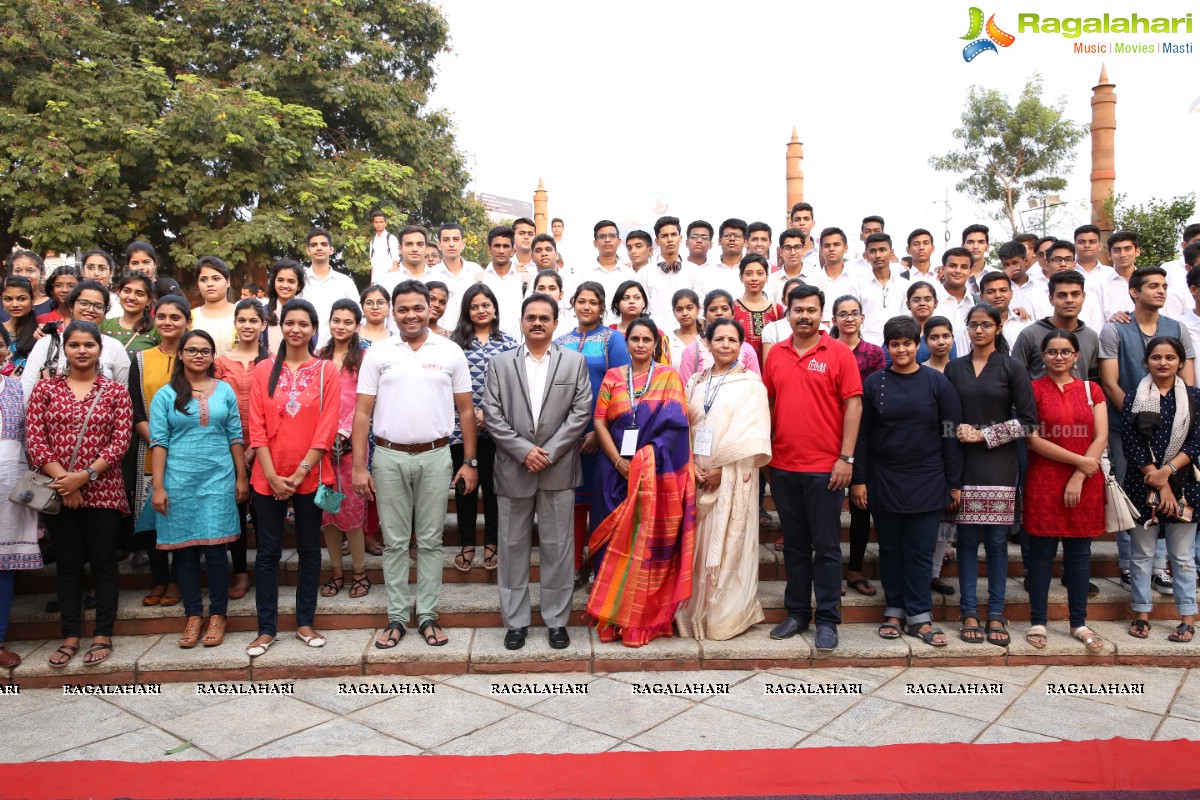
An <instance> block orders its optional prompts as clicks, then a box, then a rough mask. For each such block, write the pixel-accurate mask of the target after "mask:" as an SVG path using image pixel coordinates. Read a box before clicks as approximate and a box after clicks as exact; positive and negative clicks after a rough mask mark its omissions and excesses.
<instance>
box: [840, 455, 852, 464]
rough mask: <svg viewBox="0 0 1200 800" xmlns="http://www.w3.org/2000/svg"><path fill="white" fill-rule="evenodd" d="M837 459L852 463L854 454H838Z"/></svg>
mask: <svg viewBox="0 0 1200 800" xmlns="http://www.w3.org/2000/svg"><path fill="white" fill-rule="evenodd" d="M838 460H840V461H845V462H846V463H847V464H853V463H854V456H844V455H839V456H838Z"/></svg>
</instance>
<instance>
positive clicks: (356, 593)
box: [350, 572, 371, 597]
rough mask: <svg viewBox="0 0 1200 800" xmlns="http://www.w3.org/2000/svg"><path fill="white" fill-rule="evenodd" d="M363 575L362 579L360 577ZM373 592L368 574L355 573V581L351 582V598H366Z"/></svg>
mask: <svg viewBox="0 0 1200 800" xmlns="http://www.w3.org/2000/svg"><path fill="white" fill-rule="evenodd" d="M359 575H362V577H361V578H360V577H358V576H359ZM370 591H371V579H370V578H368V577H367V573H366V572H356V573H354V579H353V580H352V581H350V596H351V597H366V596H367V594H368V593H369V592H370Z"/></svg>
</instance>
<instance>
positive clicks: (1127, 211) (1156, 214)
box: [1105, 194, 1196, 267]
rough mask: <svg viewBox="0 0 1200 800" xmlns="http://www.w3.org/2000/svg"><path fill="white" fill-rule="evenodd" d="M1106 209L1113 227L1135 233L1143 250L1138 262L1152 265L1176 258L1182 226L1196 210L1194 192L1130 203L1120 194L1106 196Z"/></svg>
mask: <svg viewBox="0 0 1200 800" xmlns="http://www.w3.org/2000/svg"><path fill="white" fill-rule="evenodd" d="M1105 211H1106V212H1107V213H1108V216H1109V219H1111V220H1112V221H1113V225H1114V226H1115V230H1119V231H1120V230H1125V231H1133V232H1134V233H1136V234H1137V237H1138V246H1139V247H1141V249H1142V254H1141V255H1140V256H1138V264H1139V265H1141V266H1144V267H1152V266H1157V265H1159V264H1165V263H1167V262H1168V261H1174V260H1175V259H1177V258H1179V243H1180V242H1181V241H1183V229H1184V227H1186V226H1187V223H1188V220H1190V219H1191V218H1192V215H1193V214H1194V213H1196V195H1195V194H1185V195H1183V196H1182V197H1175V198H1172V199H1171V200H1158V199H1152V200H1150V202H1148V203H1146V204H1145V205H1132V204H1130V203H1128V202H1127V201H1126V197H1125V195H1123V194H1121V195H1117V196H1116V197H1115V198H1113V197H1110V198H1109V199H1108V201H1107V202H1106V203H1105Z"/></svg>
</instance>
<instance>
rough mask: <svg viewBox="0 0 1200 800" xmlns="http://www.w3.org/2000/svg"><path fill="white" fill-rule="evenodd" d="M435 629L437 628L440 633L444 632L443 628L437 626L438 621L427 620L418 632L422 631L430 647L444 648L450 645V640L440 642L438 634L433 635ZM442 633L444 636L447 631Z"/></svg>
mask: <svg viewBox="0 0 1200 800" xmlns="http://www.w3.org/2000/svg"><path fill="white" fill-rule="evenodd" d="M433 628H437V629H438V630H439V631H442V629H441V626H439V625H438V624H437V620H434V619H427V620H425V621H424V622H422V623H421V625H420V627H419V628H418V630H420V631H421V635H422V636H424V637H425V644H427V645H429V646H430V647H442V646H443V645H447V644H449V643H450V640H449V639H442V640H441V641H440V642H439V641H438V638H437V634H435V633H432V629H433ZM442 633H443V634H444V633H445V631H442Z"/></svg>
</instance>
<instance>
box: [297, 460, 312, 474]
mask: <svg viewBox="0 0 1200 800" xmlns="http://www.w3.org/2000/svg"><path fill="white" fill-rule="evenodd" d="M300 466H302V467H304V471H305V472H312V467H311V466H310V465H309V463H308V462H307V461H301V462H300Z"/></svg>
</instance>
